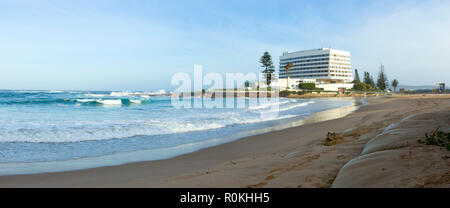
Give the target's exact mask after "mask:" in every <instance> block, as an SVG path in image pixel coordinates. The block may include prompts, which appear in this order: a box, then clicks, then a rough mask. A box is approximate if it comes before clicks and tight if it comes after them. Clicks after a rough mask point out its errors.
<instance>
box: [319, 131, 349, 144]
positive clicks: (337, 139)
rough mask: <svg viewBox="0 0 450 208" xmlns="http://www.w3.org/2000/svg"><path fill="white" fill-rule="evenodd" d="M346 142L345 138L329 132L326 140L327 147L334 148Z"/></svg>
mask: <svg viewBox="0 0 450 208" xmlns="http://www.w3.org/2000/svg"><path fill="white" fill-rule="evenodd" d="M343 140H344V137H343V136H342V135H341V134H339V133H336V132H333V133H331V132H328V134H327V139H326V140H325V144H324V145H325V146H332V145H336V144H339V143H341V142H342V141H343Z"/></svg>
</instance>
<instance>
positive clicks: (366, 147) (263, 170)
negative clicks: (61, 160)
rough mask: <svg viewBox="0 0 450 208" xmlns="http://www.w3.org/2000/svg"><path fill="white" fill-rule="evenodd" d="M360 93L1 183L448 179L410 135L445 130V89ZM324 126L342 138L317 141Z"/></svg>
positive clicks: (351, 183)
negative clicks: (342, 105)
mask: <svg viewBox="0 0 450 208" xmlns="http://www.w3.org/2000/svg"><path fill="white" fill-rule="evenodd" d="M367 101H368V102H369V103H370V104H368V105H364V106H362V107H361V108H360V109H358V110H357V111H355V112H353V113H351V114H349V115H347V116H345V117H342V118H337V119H332V120H326V119H328V118H325V117H323V116H320V114H318V115H316V118H311V119H312V120H310V122H308V121H307V122H305V124H304V125H302V126H298V127H293V128H288V129H284V130H280V131H274V132H269V133H265V134H261V135H256V136H250V137H246V138H243V139H240V140H237V141H234V142H231V143H227V144H222V145H219V146H215V147H211V148H206V149H202V150H199V151H197V152H194V153H190V154H186V155H182V156H178V157H175V158H171V159H165V160H159V161H149V162H139V163H131V164H126V165H120V166H111V167H100V168H93V169H86V170H78V171H68V172H59V173H43V174H31V175H12V176H0V187H318V188H322V187H450V182H449V176H450V160H449V158H450V151H448V150H446V149H444V148H441V147H437V146H426V145H422V144H418V143H417V139H418V138H422V137H423V135H424V133H425V132H429V131H432V130H434V129H435V128H436V127H437V126H436V125H440V126H441V128H442V129H445V130H447V131H449V130H450V96H439V97H438V96H436V97H431V96H425V97H424V96H409V97H401V96H390V97H370V98H368V99H367ZM345 112H346V111H345V110H344V111H342V112H340V113H345ZM322 115H323V114H322ZM335 115H338V116H336V117H339V112H336V114H335ZM411 115H414V116H411ZM321 118H322V119H324V118H325V120H326V121H322V122H317V123H311V122H312V121H314V120H315V119H316V120H315V121H317V119H319V120H320V119H321ZM405 118H406V119H405ZM388 126H389V128H388V129H386V130H385V128H386V127H388ZM328 132H340V133H343V134H344V136H345V138H344V141H343V142H342V143H340V144H337V145H335V146H324V145H323V142H324V141H325V138H326V135H327V133H328ZM424 154H426V158H421V157H424V156H422V155H424ZM420 158H421V159H420ZM430 160H431V162H430ZM355 177H356V178H357V180H353V179H355Z"/></svg>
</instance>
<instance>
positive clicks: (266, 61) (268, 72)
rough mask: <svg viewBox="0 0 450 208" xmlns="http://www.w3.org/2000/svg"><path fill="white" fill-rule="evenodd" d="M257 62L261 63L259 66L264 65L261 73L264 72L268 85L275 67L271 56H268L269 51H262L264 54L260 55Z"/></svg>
mask: <svg viewBox="0 0 450 208" xmlns="http://www.w3.org/2000/svg"><path fill="white" fill-rule="evenodd" d="M259 63H261V64H262V65H261V67H264V70H263V71H262V73H263V74H264V77H265V79H266V84H267V86H268V87H269V86H270V84H271V83H272V76H273V72H275V67H274V66H273V62H272V56H270V54H269V52H267V51H266V52H264V55H263V56H261V59H260V60H259Z"/></svg>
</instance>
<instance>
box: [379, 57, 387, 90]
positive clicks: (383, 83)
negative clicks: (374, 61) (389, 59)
mask: <svg viewBox="0 0 450 208" xmlns="http://www.w3.org/2000/svg"><path fill="white" fill-rule="evenodd" d="M388 86H389V82H388V79H387V76H386V74H385V73H384V65H383V64H381V66H380V71H379V72H378V80H377V87H378V89H380V90H381V91H384V90H385V89H387V88H388Z"/></svg>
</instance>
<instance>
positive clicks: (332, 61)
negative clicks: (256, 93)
mask: <svg viewBox="0 0 450 208" xmlns="http://www.w3.org/2000/svg"><path fill="white" fill-rule="evenodd" d="M289 62H290V63H292V64H293V67H292V68H291V69H290V70H289V72H288V73H289V87H290V88H291V89H295V88H297V86H298V84H299V83H302V82H314V83H316V87H317V88H324V90H327V91H338V90H339V89H350V88H352V87H353V84H352V81H353V76H352V70H351V64H350V52H348V51H341V50H335V49H330V48H319V49H312V50H305V51H298V52H284V53H283V55H282V56H280V72H279V79H278V86H279V87H280V88H281V89H285V88H286V87H287V86H288V83H287V81H288V79H287V75H286V70H285V66H286V65H287V63H289Z"/></svg>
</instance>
